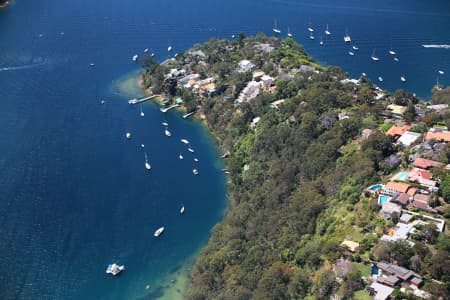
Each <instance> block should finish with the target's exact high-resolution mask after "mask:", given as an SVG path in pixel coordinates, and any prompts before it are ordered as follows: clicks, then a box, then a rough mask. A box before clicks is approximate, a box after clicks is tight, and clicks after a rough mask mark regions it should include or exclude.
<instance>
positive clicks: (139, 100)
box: [128, 95, 158, 105]
mask: <svg viewBox="0 0 450 300" xmlns="http://www.w3.org/2000/svg"><path fill="white" fill-rule="evenodd" d="M155 97H158V95H152V96H148V97H145V98H141V99H136V98H134V99H130V100H128V104H130V105H132V104H139V103H142V102H145V101H148V100H151V99H153V98H155Z"/></svg>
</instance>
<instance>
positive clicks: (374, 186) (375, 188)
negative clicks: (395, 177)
mask: <svg viewBox="0 0 450 300" xmlns="http://www.w3.org/2000/svg"><path fill="white" fill-rule="evenodd" d="M383 187H384V186H383V185H382V184H375V185H372V186H371V187H370V188H369V190H370V191H372V192H376V191H378V190H381V189H382V188H383Z"/></svg>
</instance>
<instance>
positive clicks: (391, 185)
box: [384, 181, 410, 193]
mask: <svg viewBox="0 0 450 300" xmlns="http://www.w3.org/2000/svg"><path fill="white" fill-rule="evenodd" d="M409 188H410V185H409V184H407V183H404V182H396V181H389V182H388V183H387V184H386V185H385V186H384V189H385V190H392V191H396V192H398V193H406V192H407V191H408V189H409Z"/></svg>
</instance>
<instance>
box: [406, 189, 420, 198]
mask: <svg viewBox="0 0 450 300" xmlns="http://www.w3.org/2000/svg"><path fill="white" fill-rule="evenodd" d="M417 191H418V189H417V188H415V187H412V188H410V189H408V191H407V192H406V194H408V196H411V197H412V196H414V195H415V194H416V193H417Z"/></svg>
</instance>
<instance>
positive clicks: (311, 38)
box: [309, 32, 315, 40]
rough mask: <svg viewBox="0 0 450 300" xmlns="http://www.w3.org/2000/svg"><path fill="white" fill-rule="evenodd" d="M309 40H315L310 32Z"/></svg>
mask: <svg viewBox="0 0 450 300" xmlns="http://www.w3.org/2000/svg"><path fill="white" fill-rule="evenodd" d="M309 39H310V40H314V39H315V37H314V36H313V33H312V32H310V34H309Z"/></svg>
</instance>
